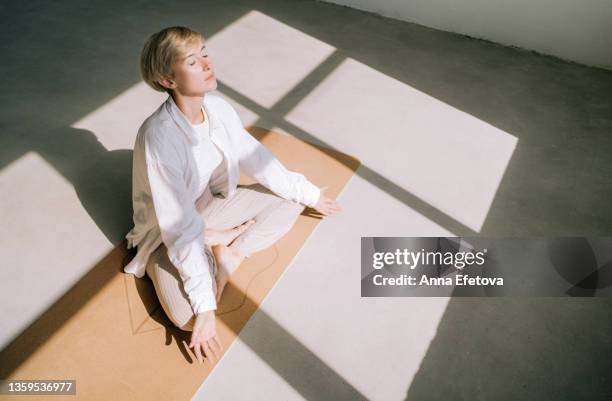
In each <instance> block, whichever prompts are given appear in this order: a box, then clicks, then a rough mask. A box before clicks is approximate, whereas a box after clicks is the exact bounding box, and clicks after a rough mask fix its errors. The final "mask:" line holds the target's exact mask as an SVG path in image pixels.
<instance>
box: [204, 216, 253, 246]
mask: <svg viewBox="0 0 612 401" xmlns="http://www.w3.org/2000/svg"><path fill="white" fill-rule="evenodd" d="M254 223H255V219H251V220H249V221H247V222H246V223H244V224H241V225H239V226H237V227H234V228H230V229H228V230H214V229H210V228H209V229H206V231H205V232H204V242H205V243H206V244H207V245H209V246H211V247H213V246H215V245H225V246H228V245H229V244H231V243H232V241H233V240H234V239H235V238H236V237H237V236H239V235H240V234H242V233H243V232H245V230H246V229H247V228H249V227H250V226H251V225H253V224H254Z"/></svg>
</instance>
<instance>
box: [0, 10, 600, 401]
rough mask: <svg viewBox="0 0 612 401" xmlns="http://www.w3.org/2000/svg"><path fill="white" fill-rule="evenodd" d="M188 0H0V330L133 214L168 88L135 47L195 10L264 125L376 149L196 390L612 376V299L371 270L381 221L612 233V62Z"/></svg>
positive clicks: (245, 111) (341, 394)
mask: <svg viewBox="0 0 612 401" xmlns="http://www.w3.org/2000/svg"><path fill="white" fill-rule="evenodd" d="M168 4H169V3H167V2H160V1H147V2H135V3H127V2H119V1H116V2H110V1H104V2H99V3H98V4H95V3H87V4H85V3H82V2H61V3H57V2H55V3H50V2H42V1H39V2H27V3H7V4H5V5H3V6H2V14H3V15H6V16H10V18H8V20H7V22H6V23H5V24H3V26H2V27H1V28H0V39H1V42H0V43H1V44H0V46H2V54H3V55H4V63H3V65H2V69H3V76H4V77H5V78H6V79H5V82H4V85H3V91H2V93H1V94H0V102H1V105H2V107H1V108H0V110H1V111H0V113H1V119H0V121H1V122H0V124H1V125H0V127H1V132H2V135H0V190H1V193H2V199H1V200H0V205H1V208H0V210H2V219H3V224H2V227H1V228H0V241H1V243H2V254H3V256H4V259H5V268H3V269H1V270H0V297H1V298H0V340H1V341H0V348H4V346H6V344H9V343H10V342H11V341H12V339H13V338H15V337H16V336H18V335H19V333H20V332H22V331H23V329H24V328H25V327H27V326H28V325H29V324H30V323H31V322H32V321H35V320H36V318H37V316H39V315H40V314H41V313H43V312H44V311H45V310H46V309H47V308H48V307H49V306H50V305H51V304H52V303H53V302H54V301H55V300H56V299H57V298H58V297H59V296H60V295H61V294H62V293H64V292H65V291H66V290H67V289H68V288H70V287H71V286H72V285H73V284H74V283H77V282H78V281H79V279H80V278H81V277H82V276H83V274H85V273H86V272H87V271H88V270H89V269H90V268H91V267H92V266H94V265H95V263H96V262H97V261H98V260H100V259H101V258H102V257H103V256H104V255H106V254H107V253H108V252H109V251H110V250H111V249H113V247H115V246H117V245H118V244H119V243H120V242H121V241H122V239H123V236H124V235H125V233H126V232H127V231H128V230H129V229H130V227H131V203H130V179H131V176H130V174H131V144H132V143H133V139H134V137H135V134H136V129H137V128H138V125H139V123H140V122H141V121H142V120H143V118H144V117H146V116H147V115H148V114H150V113H151V112H152V111H153V110H154V109H155V107H156V106H157V105H158V104H159V103H160V102H161V101H162V100H163V96H160V95H159V94H156V93H154V92H152V91H151V90H149V89H148V88H147V87H145V86H144V84H142V83H141V81H140V78H139V74H138V54H139V51H140V49H141V47H142V44H143V42H144V40H145V39H146V37H148V35H150V34H151V33H153V32H155V31H157V30H159V29H161V28H162V27H165V26H169V25H178V24H180V25H187V26H191V27H193V28H194V29H197V30H200V31H201V32H203V33H204V35H205V36H206V37H207V39H208V43H209V47H210V50H211V56H212V58H213V62H214V63H215V65H216V68H217V72H218V76H219V81H220V85H219V94H220V95H221V96H224V97H225V98H227V99H228V100H229V101H231V102H232V103H233V104H234V105H235V107H236V108H237V110H238V111H239V113H240V115H241V118H242V119H243V122H244V123H245V125H248V124H254V125H258V126H263V127H268V128H275V129H278V130H282V131H285V132H287V133H289V134H291V135H294V136H296V137H298V138H301V139H304V140H308V141H312V142H318V143H323V144H326V145H327V146H333V147H336V148H338V149H340V150H342V151H344V152H346V153H349V154H351V155H353V156H355V157H357V158H359V159H360V160H362V162H363V166H362V167H361V168H360V169H359V170H358V172H357V175H356V176H355V177H354V178H353V180H352V181H351V183H350V184H349V186H348V187H347V188H346V190H345V191H344V192H343V193H342V195H341V197H340V203H341V204H342V205H343V207H344V209H345V211H344V213H342V214H341V215H338V216H335V217H333V218H330V219H327V220H325V221H324V222H323V223H322V224H321V225H320V226H319V227H318V229H317V230H316V231H315V233H314V234H313V236H312V237H311V238H310V239H309V240H308V241H307V243H306V244H305V246H304V248H303V249H302V251H301V252H300V254H299V255H298V257H297V258H296V259H295V260H294V262H293V266H292V267H291V268H290V269H289V271H288V272H287V273H286V274H285V275H284V276H283V278H282V280H281V282H280V283H279V284H278V285H277V286H276V287H275V288H274V290H273V291H272V293H271V294H270V296H269V297H268V298H267V299H266V301H265V302H264V304H263V305H262V308H261V310H260V311H259V312H258V313H256V315H255V316H254V317H253V318H252V320H251V321H250V322H249V324H248V325H247V326H246V328H245V330H244V331H243V333H242V334H241V336H240V341H238V342H237V343H235V344H234V345H233V346H232V348H231V350H230V352H228V353H227V354H226V356H225V357H224V359H223V360H222V361H221V362H220V364H219V366H218V367H217V368H216V369H215V371H214V372H213V374H212V375H211V376H210V377H209V378H208V380H207V381H206V382H205V383H203V387H202V388H201V389H200V391H199V392H198V393H197V394H195V395H194V399H195V400H222V399H231V400H240V399H245V400H247V399H248V400H252V399H263V398H265V399H267V400H269V399H278V400H287V399H309V400H311V399H312V400H314V399H357V398H364V399H371V400H401V399H404V400H424V399H431V400H438V399H454V400H490V399H496V400H515V399H528V400H542V399H555V400H576V399H589V400H599V399H601V400H603V399H609V398H610V397H611V396H612V383H611V381H610V379H609V378H610V374H609V373H608V372H610V371H611V370H610V368H612V358H611V357H612V334H610V333H612V330H611V329H612V313H610V310H611V307H612V301H610V299H608V298H591V299H560V298H558V299H547V298H532V299H516V298H499V299H461V298H453V299H446V298H420V299H417V298H403V299H402V298H375V299H374V298H372V299H368V298H360V293H359V288H360V287H359V282H360V277H359V273H358V272H359V271H360V260H359V255H360V253H359V246H360V236H375V235H380V236H438V235H441V236H442V235H488V236H544V235H550V236H553V235H592V236H597V235H600V236H605V235H610V232H611V231H612V213H610V201H609V199H611V198H612V185H610V182H611V181H612V162H611V157H610V155H612V136H610V133H611V132H612V71H606V70H601V69H596V68H590V67H585V66H581V65H578V64H575V63H568V62H564V61H562V60H558V59H555V58H552V57H547V56H542V55H538V54H535V53H533V52H527V51H522V50H517V49H512V48H507V47H502V46H499V45H496V44H493V43H489V42H485V41H480V40H474V39H470V38H467V37H462V36H458V35H453V34H450V33H445V32H439V31H435V30H432V29H428V28H424V27H421V26H417V25H414V24H409V23H405V22H400V21H394V20H389V19H385V18H382V17H379V16H375V15H371V14H368V13H364V12H361V11H356V10H351V9H348V8H344V7H339V6H335V5H331V4H326V3H319V2H312V1H299V2H288V1H274V0H273V1H265V2H263V1H261V2H253V1H249V2H247V1H240V2H231V4H229V3H227V2H222V1H210V2H202V1H198V2H196V1H189V2H181V3H178V4H174V3H173V4H172V6H168ZM313 294H316V297H313ZM86 301H87V300H85V299H84V300H83V302H86ZM296 311H298V313H296ZM237 382H238V383H240V385H236V383H237Z"/></svg>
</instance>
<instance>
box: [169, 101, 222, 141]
mask: <svg viewBox="0 0 612 401" xmlns="http://www.w3.org/2000/svg"><path fill="white" fill-rule="evenodd" d="M207 97H208V96H206V95H205V96H204V100H203V102H202V106H203V107H204V112H205V113H206V117H207V118H208V119H209V121H208V123H209V124H210V131H211V133H212V132H213V131H214V130H215V128H216V127H217V126H218V125H219V121H218V120H217V118H216V116H215V115H214V113H211V112H210V107H209V100H207ZM166 110H168V113H170V115H171V116H172V119H173V120H174V121H175V122H176V124H177V125H178V126H179V128H180V129H181V131H182V132H183V133H184V134H185V136H186V137H187V140H188V141H189V143H190V144H191V146H196V145H197V144H198V143H200V138H199V135H198V133H197V132H196V130H195V129H194V128H193V126H192V125H191V123H190V122H189V120H188V119H187V116H185V114H183V112H182V111H181V109H179V108H178V106H177V105H176V102H175V101H174V99H173V98H172V96H171V95H168V99H167V100H166Z"/></svg>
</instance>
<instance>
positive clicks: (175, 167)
mask: <svg viewBox="0 0 612 401" xmlns="http://www.w3.org/2000/svg"><path fill="white" fill-rule="evenodd" d="M145 158H146V165H147V175H148V179H149V185H150V188H151V196H152V201H153V206H154V208H155V215H156V217H157V221H158V224H159V228H160V232H161V238H162V241H163V243H164V244H165V245H166V248H167V249H168V258H169V259H170V261H171V262H172V264H173V265H174V266H175V267H176V269H177V270H178V272H179V276H180V277H181V280H182V281H183V285H184V289H185V292H186V293H187V295H188V297H189V302H190V304H191V307H192V309H193V311H194V312H195V313H196V314H198V313H202V312H206V311H208V310H215V309H217V304H216V300H215V295H214V290H213V282H212V277H211V274H210V271H209V264H208V258H207V257H206V255H205V253H204V246H205V245H204V231H205V230H204V229H205V223H204V220H203V218H202V216H201V215H200V214H199V213H198V211H197V209H196V207H195V203H194V202H193V201H192V200H191V196H190V194H189V191H188V188H187V184H186V183H185V180H184V178H183V174H182V171H181V170H182V169H181V167H180V166H181V159H180V157H179V156H178V152H175V151H173V150H172V146H169V144H164V143H160V141H159V140H157V139H155V138H150V139H149V140H145Z"/></svg>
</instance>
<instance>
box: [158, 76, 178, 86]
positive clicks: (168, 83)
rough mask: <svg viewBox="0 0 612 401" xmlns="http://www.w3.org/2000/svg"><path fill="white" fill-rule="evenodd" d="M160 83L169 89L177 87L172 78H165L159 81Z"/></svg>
mask: <svg viewBox="0 0 612 401" xmlns="http://www.w3.org/2000/svg"><path fill="white" fill-rule="evenodd" d="M159 84H160V85H161V86H163V87H164V88H167V89H174V88H175V87H176V83H175V82H174V81H173V80H172V79H170V78H163V79H162V80H161V81H159Z"/></svg>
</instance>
